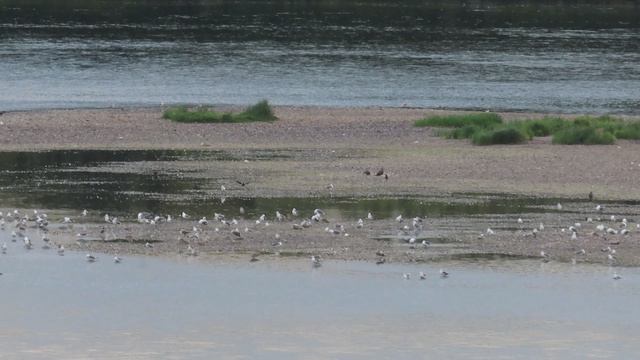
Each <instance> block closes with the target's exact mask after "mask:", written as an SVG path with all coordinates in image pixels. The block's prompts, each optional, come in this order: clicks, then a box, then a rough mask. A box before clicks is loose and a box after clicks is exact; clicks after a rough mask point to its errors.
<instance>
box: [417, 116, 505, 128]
mask: <svg viewBox="0 0 640 360" xmlns="http://www.w3.org/2000/svg"><path fill="white" fill-rule="evenodd" d="M498 124H502V118H501V117H500V115H498V114H496V113H473V114H462V115H444V116H431V117H428V118H424V119H420V120H417V121H416V122H415V126H419V127H423V126H433V127H452V128H462V127H465V126H475V127H480V128H490V127H493V126H496V125H498Z"/></svg>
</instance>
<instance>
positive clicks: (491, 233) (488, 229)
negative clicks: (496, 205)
mask: <svg viewBox="0 0 640 360" xmlns="http://www.w3.org/2000/svg"><path fill="white" fill-rule="evenodd" d="M495 233H496V232H495V231H493V230H491V228H487V235H493V234H495Z"/></svg>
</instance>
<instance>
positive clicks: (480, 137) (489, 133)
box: [471, 127, 529, 145]
mask: <svg viewBox="0 0 640 360" xmlns="http://www.w3.org/2000/svg"><path fill="white" fill-rule="evenodd" d="M528 139H529V138H528V137H527V135H526V134H525V133H524V131H522V130H521V129H517V128H515V127H507V128H499V129H494V130H482V131H479V132H476V133H475V134H474V135H473V137H472V138H471V141H472V142H473V144H474V145H498V144H500V145H508V144H521V143H523V142H525V141H527V140H528Z"/></svg>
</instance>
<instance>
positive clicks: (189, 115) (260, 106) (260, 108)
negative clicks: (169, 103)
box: [162, 100, 277, 123]
mask: <svg viewBox="0 0 640 360" xmlns="http://www.w3.org/2000/svg"><path fill="white" fill-rule="evenodd" d="M162 117H163V118H165V119H169V120H171V121H177V122H184V123H243V122H253V121H274V120H277V118H276V116H275V115H274V114H273V110H272V109H271V105H269V103H268V102H267V101H266V100H262V101H260V102H259V103H257V104H255V105H251V106H249V107H248V108H246V109H245V110H244V111H242V112H240V113H221V112H217V111H214V110H213V109H212V108H208V107H197V108H194V109H189V108H188V107H186V106H175V107H171V108H169V109H167V110H165V112H164V114H163V115H162Z"/></svg>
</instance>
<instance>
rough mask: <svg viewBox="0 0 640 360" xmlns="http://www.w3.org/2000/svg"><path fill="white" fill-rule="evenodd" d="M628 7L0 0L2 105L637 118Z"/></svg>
mask: <svg viewBox="0 0 640 360" xmlns="http://www.w3.org/2000/svg"><path fill="white" fill-rule="evenodd" d="M638 19H640V8H639V7H638V6H637V5H635V4H634V3H629V2H620V3H617V2H613V3H608V4H607V5H606V6H603V5H601V4H589V3H583V2H577V3H571V4H567V3H560V2H558V3H545V4H531V3H528V2H522V3H520V2H499V1H498V2H464V1H463V2H455V3H454V2H446V1H434V2H419V1H411V0H410V1H404V2H402V3H400V4H399V3H398V2H391V1H386V2H385V1H364V2H351V1H345V2H340V4H336V3H334V2H314V3H303V4H300V3H290V2H280V1H260V2H250V1H244V2H238V1H223V2H217V1H181V2H161V3H158V2H151V1H142V0H140V1H128V2H124V1H115V2H113V1H92V2H90V3H88V4H87V3H86V2H80V1H71V0H58V1H44V0H30V1H17V0H3V1H0V59H1V60H0V110H7V109H34V108H54V107H109V106H128V105H158V104H162V103H165V104H166V103H183V102H186V103H209V104H247V103H251V102H255V101H257V100H260V99H263V98H264V99H268V100H270V101H271V102H272V103H275V104H281V105H287V104H288V105H328V106H375V105H383V106H417V107H436V108H464V109H491V110H516V111H528V110H531V111H543V112H544V111H551V112H568V113H576V112H588V113H627V114H639V113H640V66H639V65H638V64H640V24H639V23H638V21H639V20H638Z"/></svg>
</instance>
